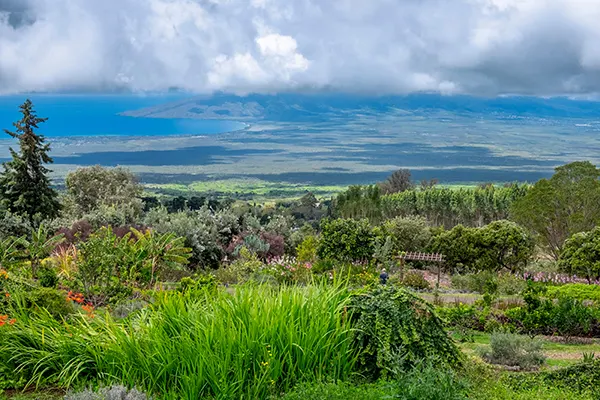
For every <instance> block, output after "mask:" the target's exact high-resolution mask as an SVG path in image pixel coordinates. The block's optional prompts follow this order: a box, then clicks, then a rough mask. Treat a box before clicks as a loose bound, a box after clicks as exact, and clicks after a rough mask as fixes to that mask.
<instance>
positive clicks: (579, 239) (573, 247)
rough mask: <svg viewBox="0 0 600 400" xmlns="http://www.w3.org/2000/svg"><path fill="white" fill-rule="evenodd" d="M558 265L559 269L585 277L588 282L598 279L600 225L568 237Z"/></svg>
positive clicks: (599, 272) (599, 267)
mask: <svg viewBox="0 0 600 400" xmlns="http://www.w3.org/2000/svg"><path fill="white" fill-rule="evenodd" d="M558 265H559V268H560V269H561V271H563V272H566V273H569V274H573V275H578V276H583V277H586V278H587V279H588V281H589V282H591V281H592V280H596V281H597V280H598V279H600V227H598V226H596V227H595V228H594V229H592V230H591V231H589V232H579V233H575V234H574V235H573V236H571V237H570V238H568V239H567V240H566V241H565V243H564V246H563V248H562V250H561V252H560V260H559V263H558Z"/></svg>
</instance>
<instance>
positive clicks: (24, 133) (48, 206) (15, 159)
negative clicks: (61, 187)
mask: <svg viewBox="0 0 600 400" xmlns="http://www.w3.org/2000/svg"><path fill="white" fill-rule="evenodd" d="M20 112H21V114H22V118H21V119H20V120H19V121H17V122H15V123H14V124H13V125H14V127H15V131H10V130H7V129H5V130H4V132H6V134H8V135H9V136H11V137H12V138H15V139H17V140H18V141H19V152H17V151H15V150H14V149H13V148H12V147H11V148H10V153H11V156H12V160H11V161H8V162H6V163H4V172H3V173H2V174H1V176H0V199H1V201H2V205H3V206H4V208H5V209H7V210H8V211H10V212H12V213H15V214H19V215H23V216H24V217H26V218H27V219H28V220H29V222H30V223H31V224H32V225H33V224H34V223H37V222H40V221H41V220H43V219H52V218H56V217H57V216H58V215H59V211H60V208H61V206H60V203H59V201H58V194H57V192H56V191H55V190H54V189H53V188H52V187H51V182H50V179H49V178H48V176H47V175H48V174H49V173H50V172H52V171H50V170H49V169H48V168H46V167H45V164H50V163H52V162H53V160H52V158H50V156H49V155H48V152H49V151H50V144H48V143H45V138H44V136H43V135H40V134H37V133H36V130H37V129H38V125H39V124H40V123H43V122H46V120H47V118H39V117H38V116H37V114H36V112H35V110H34V109H33V104H32V103H31V101H30V100H26V101H25V103H23V104H22V105H21V106H20Z"/></svg>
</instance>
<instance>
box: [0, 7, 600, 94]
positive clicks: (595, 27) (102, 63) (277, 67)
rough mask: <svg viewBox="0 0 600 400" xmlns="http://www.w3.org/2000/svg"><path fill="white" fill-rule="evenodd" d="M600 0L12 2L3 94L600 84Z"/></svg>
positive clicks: (550, 89)
mask: <svg viewBox="0 0 600 400" xmlns="http://www.w3.org/2000/svg"><path fill="white" fill-rule="evenodd" d="M598 21H600V0H367V1H365V0H103V1H96V0H0V93H14V92H24V91H65V90H74V91H115V90H131V91H164V90H168V89H171V88H178V89H183V90H188V91H193V92H199V93H209V92H213V91H217V90H223V91H233V92H237V93H244V92H252V91H254V92H276V91H284V90H340V91H361V92H373V93H408V92H415V91H435V92H441V93H469V94H481V95H495V94H531V95H562V94H569V95H587V94H596V93H599V92H600V45H599V43H600V23H598Z"/></svg>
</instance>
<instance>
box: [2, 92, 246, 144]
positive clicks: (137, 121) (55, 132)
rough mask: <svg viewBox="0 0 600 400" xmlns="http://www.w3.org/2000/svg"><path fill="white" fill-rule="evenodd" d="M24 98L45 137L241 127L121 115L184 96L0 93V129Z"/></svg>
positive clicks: (200, 132) (239, 126)
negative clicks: (42, 120) (34, 112)
mask: <svg viewBox="0 0 600 400" xmlns="http://www.w3.org/2000/svg"><path fill="white" fill-rule="evenodd" d="M27 98H30V99H31V101H32V102H33V103H34V107H35V110H36V111H37V114H38V116H39V117H43V118H48V122H47V123H45V124H41V125H40V129H39V133H41V134H43V135H45V136H46V137H49V138H52V137H74V136H76V137H81V136H170V135H211V134H218V133H225V132H231V131H237V130H240V129H243V128H244V127H245V124H243V123H241V122H236V121H224V120H200V119H166V118H133V117H126V116H121V115H119V113H122V112H124V111H131V110H137V109H141V108H145V107H151V106H156V105H159V104H163V103H169V102H173V101H178V100H183V99H185V98H186V96H185V95H180V94H173V95H169V94H166V95H144V96H142V95H130V94H115V95H97V94H94V95H70V94H56V95H35V94H34V95H11V96H0V129H2V128H3V129H10V130H12V128H13V126H12V123H13V122H14V121H16V120H18V119H19V118H20V116H21V114H20V113H19V105H20V104H22V103H23V102H24V101H25V100H26V99H27Z"/></svg>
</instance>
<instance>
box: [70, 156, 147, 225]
mask: <svg viewBox="0 0 600 400" xmlns="http://www.w3.org/2000/svg"><path fill="white" fill-rule="evenodd" d="M65 184H66V187H67V193H68V196H69V199H70V200H71V201H72V203H73V206H74V207H75V211H76V213H77V214H78V215H83V214H86V213H88V212H90V211H92V210H95V209H97V208H98V207H100V206H101V205H103V206H115V207H116V206H121V205H129V206H132V207H133V208H134V209H135V210H137V211H138V212H140V211H141V209H142V200H141V199H140V197H141V195H142V192H143V188H142V186H141V185H140V184H139V183H138V181H137V178H136V177H135V175H133V174H132V173H131V172H130V171H129V170H127V169H125V168H121V167H117V168H104V167H101V166H99V165H96V166H93V167H87V168H79V169H77V170H75V171H73V172H70V173H69V174H68V175H67V177H66V179H65Z"/></svg>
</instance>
